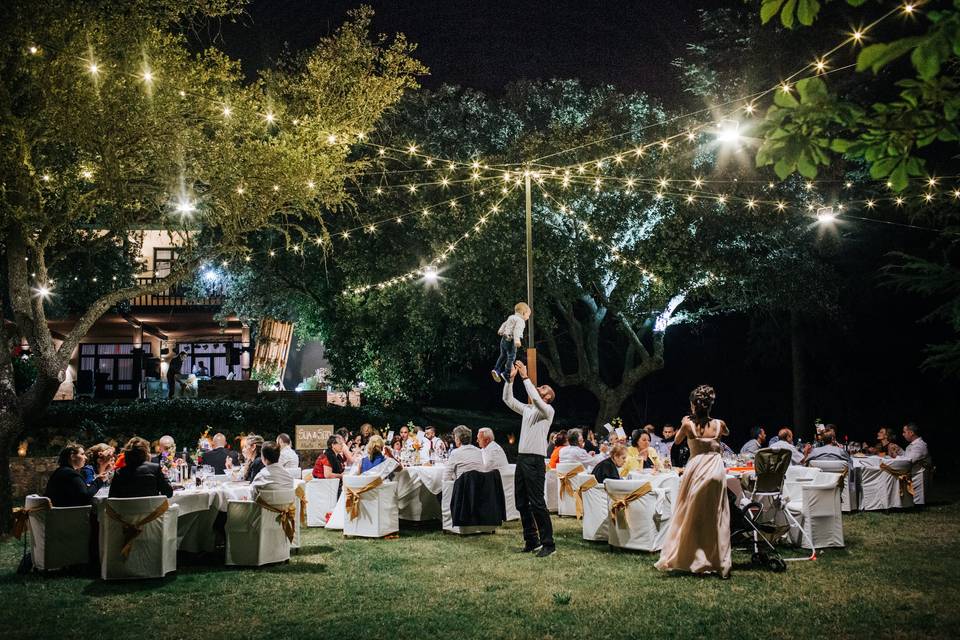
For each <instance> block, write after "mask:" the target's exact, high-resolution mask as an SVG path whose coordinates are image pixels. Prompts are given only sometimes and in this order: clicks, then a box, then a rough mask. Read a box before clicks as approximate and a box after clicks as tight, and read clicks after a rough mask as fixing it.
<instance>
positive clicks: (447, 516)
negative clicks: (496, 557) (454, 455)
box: [441, 480, 497, 536]
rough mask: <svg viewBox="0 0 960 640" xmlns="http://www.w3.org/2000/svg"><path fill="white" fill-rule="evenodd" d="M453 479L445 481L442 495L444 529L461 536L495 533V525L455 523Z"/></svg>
mask: <svg viewBox="0 0 960 640" xmlns="http://www.w3.org/2000/svg"><path fill="white" fill-rule="evenodd" d="M453 484H454V481H453V480H444V481H443V495H442V497H441V507H442V510H441V513H442V515H443V530H444V531H449V532H450V533H456V534H458V535H461V536H469V535H473V534H476V533H495V532H496V530H497V528H496V527H495V526H485V527H481V526H467V527H456V526H454V525H453V512H452V511H451V502H452V500H453Z"/></svg>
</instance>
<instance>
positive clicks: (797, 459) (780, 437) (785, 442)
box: [770, 427, 813, 464]
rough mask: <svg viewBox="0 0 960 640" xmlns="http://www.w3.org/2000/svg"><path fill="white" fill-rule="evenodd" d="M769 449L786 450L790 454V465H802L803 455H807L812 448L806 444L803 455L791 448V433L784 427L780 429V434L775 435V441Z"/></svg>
mask: <svg viewBox="0 0 960 640" xmlns="http://www.w3.org/2000/svg"><path fill="white" fill-rule="evenodd" d="M770 448H771V449H786V450H787V451H789V452H790V464H803V459H804V455H805V454H807V453H809V452H810V450H811V449H813V447H812V446H810V445H809V444H807V445H806V446H805V447H804V450H803V453H800V452H799V451H797V448H796V447H795V446H793V431H791V430H790V429H787V428H786V427H784V428H783V429H780V432H779V433H777V441H776V442H774V443H773V444H771V445H770Z"/></svg>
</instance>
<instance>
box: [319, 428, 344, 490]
mask: <svg viewBox="0 0 960 640" xmlns="http://www.w3.org/2000/svg"><path fill="white" fill-rule="evenodd" d="M343 449H344V444H343V439H342V438H341V437H340V436H338V435H337V434H333V435H332V436H330V437H329V438H327V448H326V449H325V450H324V451H323V453H321V454H320V455H319V456H317V461H316V462H315V463H314V464H313V477H314V478H319V479H321V480H322V479H324V478H342V477H343V468H344V465H343V463H344V462H345V459H344V457H343Z"/></svg>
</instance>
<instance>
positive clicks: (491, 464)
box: [477, 427, 510, 471]
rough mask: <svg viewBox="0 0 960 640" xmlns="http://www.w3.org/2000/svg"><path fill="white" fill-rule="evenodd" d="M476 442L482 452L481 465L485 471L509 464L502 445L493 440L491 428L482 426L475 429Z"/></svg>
mask: <svg viewBox="0 0 960 640" xmlns="http://www.w3.org/2000/svg"><path fill="white" fill-rule="evenodd" d="M477 444H479V445H480V453H482V454H483V467H484V468H485V469H486V470H487V471H493V470H494V469H502V468H504V467H508V466H510V463H509V462H508V461H507V454H506V453H505V452H504V450H503V447H501V446H500V445H499V444H497V443H496V441H495V440H494V435H493V429H491V428H490V427H483V428H482V429H480V430H479V431H477Z"/></svg>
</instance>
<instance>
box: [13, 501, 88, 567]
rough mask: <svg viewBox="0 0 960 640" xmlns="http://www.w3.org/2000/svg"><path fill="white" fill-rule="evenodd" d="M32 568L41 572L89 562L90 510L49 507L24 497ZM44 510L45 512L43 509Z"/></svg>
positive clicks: (43, 502) (46, 503)
mask: <svg viewBox="0 0 960 640" xmlns="http://www.w3.org/2000/svg"><path fill="white" fill-rule="evenodd" d="M23 506H24V508H25V509H28V510H30V509H36V511H32V512H31V513H30V514H29V516H28V517H29V521H30V543H31V557H32V558H33V566H35V567H36V568H37V569H39V570H41V571H53V570H54V569H62V568H64V567H72V566H74V565H80V564H86V563H88V562H90V507H89V506H86V507H51V506H50V499H49V498H46V497H44V496H38V495H31V496H27V498H26V500H25V502H24V505H23ZM45 507H46V508H45Z"/></svg>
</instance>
